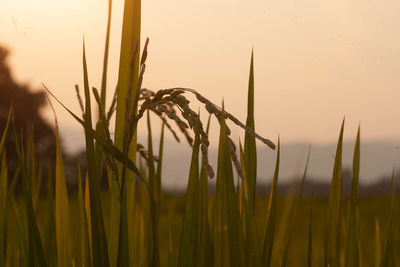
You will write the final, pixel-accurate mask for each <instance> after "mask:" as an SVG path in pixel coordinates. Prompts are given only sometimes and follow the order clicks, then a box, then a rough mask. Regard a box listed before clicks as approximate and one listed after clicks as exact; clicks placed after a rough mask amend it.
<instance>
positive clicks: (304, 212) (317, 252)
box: [8, 194, 400, 266]
mask: <svg viewBox="0 0 400 267" xmlns="http://www.w3.org/2000/svg"><path fill="white" fill-rule="evenodd" d="M211 201H212V200H211ZM287 201H288V198H287V197H286V198H285V197H280V198H278V210H279V211H282V210H283V209H284V206H285V203H286V202H287ZM102 202H103V205H102V206H103V208H104V214H109V212H108V211H109V203H110V201H109V199H108V196H107V195H106V194H103V196H102ZM389 202H390V199H389V198H388V197H384V196H376V197H362V198H360V199H359V207H360V214H361V216H360V244H361V256H362V257H361V262H362V264H361V266H375V262H376V255H379V253H377V251H376V250H377V247H376V222H379V225H380V233H381V235H382V234H384V233H385V232H386V231H387V225H388V220H389V218H388V214H387V211H386V209H385V208H383V207H387V206H388V205H389ZM18 203H19V205H22V203H21V200H19V201H18ZM46 205H47V203H46V200H45V199H40V201H39V205H38V208H37V214H38V221H39V229H40V230H41V233H42V234H44V232H45V231H44V229H45V228H46V227H47V222H48V216H49V214H47V213H46V212H44V211H45V210H46ZM327 205H328V200H327V198H317V199H314V200H313V216H312V220H313V228H312V243H313V251H312V252H313V261H314V266H323V265H324V249H323V247H324V232H325V228H324V227H325V226H326V220H325V215H326V208H327ZM310 206H311V198H310V197H307V198H304V199H303V200H302V201H301V204H300V205H299V210H298V213H297V214H298V217H297V218H296V219H295V221H294V223H293V224H294V227H295V229H294V231H293V235H292V236H291V245H290V248H289V251H288V261H287V266H307V253H308V238H309V232H308V229H309V214H310ZM21 208H22V207H21ZM255 208H256V217H257V222H258V223H257V227H258V232H259V233H263V231H264V229H265V224H266V213H265V210H266V208H267V198H266V197H265V196H258V197H257V199H256V206H255ZM70 211H71V214H77V212H78V208H77V200H76V198H75V197H72V198H71V200H70ZM159 211H160V213H159V241H160V266H167V265H168V246H169V242H170V239H169V238H170V230H172V237H173V240H172V242H173V244H174V246H175V247H177V246H178V244H179V241H180V233H181V231H180V230H181V228H182V221H183V215H184V211H185V196H183V195H165V196H164V198H163V201H162V204H161V206H160V210H159ZM171 213H172V214H173V220H172V221H171V220H170V218H171ZM281 215H282V212H278V218H280V219H278V223H277V224H278V225H280V224H281V220H282V218H281ZM15 216H16V215H15V213H13V212H10V213H9V216H8V220H9V234H10V236H9V238H10V240H17V239H16V238H14V237H16V235H18V229H17V224H15V222H16V218H15ZM209 219H210V220H211V218H209ZM104 222H105V226H106V229H108V226H109V222H110V218H109V216H105V217H104ZM170 223H171V225H170ZM70 225H71V229H70V233H69V234H70V235H71V236H76V234H77V231H78V229H77V225H78V224H77V221H76V217H75V216H71V218H70ZM170 227H171V228H172V229H170ZM381 237H382V236H381ZM278 240H279V239H278ZM399 241H400V240H396V242H395V243H396V250H397V251H399V249H400V247H399V245H400V243H399ZM276 245H277V247H279V246H280V244H276ZM9 246H10V247H9V249H10V250H18V244H16V243H15V242H10V243H9ZM381 249H383V247H382V245H381ZM281 253H282V251H274V253H273V255H275V256H276V257H273V259H272V266H279V264H278V263H279V261H280V259H281V256H282V255H281ZM381 253H382V251H381ZM278 255H279V256H278ZM399 261H400V255H399V254H397V255H396V262H399Z"/></svg>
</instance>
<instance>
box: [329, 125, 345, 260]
mask: <svg viewBox="0 0 400 267" xmlns="http://www.w3.org/2000/svg"><path fill="white" fill-rule="evenodd" d="M343 130H344V120H343V123H342V127H341V129H340V135H339V141H338V144H337V149H336V156H335V164H334V167H333V175H332V182H331V187H330V192H329V200H328V217H327V218H328V221H327V226H328V229H327V233H326V234H327V239H326V252H325V253H326V259H327V264H329V265H330V266H332V267H337V266H339V259H340V256H339V255H340V251H339V236H340V223H341V222H340V218H341V217H340V214H341V199H342V145H343Z"/></svg>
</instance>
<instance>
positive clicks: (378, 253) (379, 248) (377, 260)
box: [374, 218, 382, 267]
mask: <svg viewBox="0 0 400 267" xmlns="http://www.w3.org/2000/svg"><path fill="white" fill-rule="evenodd" d="M374 251H375V267H379V265H380V263H381V259H382V245H381V229H380V224H379V220H378V218H375V250H374Z"/></svg>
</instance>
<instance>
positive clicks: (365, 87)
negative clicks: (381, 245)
mask: <svg viewBox="0 0 400 267" xmlns="http://www.w3.org/2000/svg"><path fill="white" fill-rule="evenodd" d="M107 2H108V1H106V0H102V1H100V0H0V44H1V45H5V46H6V47H8V48H9V49H10V50H11V51H12V54H11V56H10V58H9V63H10V65H11V66H12V69H13V72H14V75H15V77H16V78H17V79H18V81H20V82H21V83H28V84H30V85H32V87H34V88H37V89H41V82H43V83H44V84H46V85H47V86H48V87H49V88H51V89H52V90H53V92H54V93H55V94H56V95H57V96H59V97H60V98H61V99H62V100H63V102H64V103H65V104H66V105H67V106H69V107H71V108H72V110H74V111H75V112H77V113H79V112H80V111H79V108H78V104H77V100H76V97H75V91H74V84H76V83H78V84H82V66H81V65H82V64H81V62H82V40H83V36H84V37H85V40H86V48H87V53H88V65H89V75H90V77H89V78H90V81H91V85H92V86H96V87H100V81H101V68H102V60H103V59H102V57H103V49H104V39H105V25H106V19H107ZM142 5H143V6H142V39H144V38H146V37H149V38H150V46H149V56H148V61H147V63H148V64H147V69H146V74H145V80H144V86H145V87H147V88H150V89H157V88H168V87H174V86H184V87H191V88H194V89H196V90H198V91H199V92H201V93H202V94H204V95H206V96H208V98H209V99H210V100H212V101H213V102H215V103H221V101H222V99H224V100H225V106H226V109H227V110H228V111H230V112H231V113H233V114H236V115H237V116H238V117H239V118H240V119H242V120H245V114H246V98H247V81H248V72H249V61H250V54H251V50H252V48H254V53H255V86H256V91H255V95H256V99H255V113H256V114H255V118H256V130H257V131H258V132H259V133H260V134H261V135H263V136H265V137H267V138H271V139H272V140H276V137H277V136H278V134H280V135H281V139H282V140H283V142H286V143H287V142H296V141H299V140H302V141H307V142H316V143H325V142H332V141H335V140H336V139H337V136H338V133H339V127H340V123H341V120H342V119H343V117H344V116H346V132H345V136H346V138H351V139H353V138H355V135H356V129H357V126H358V123H359V122H361V127H362V138H363V139H364V140H368V139H382V138H386V139H397V138H399V137H400V105H399V103H400V101H399V100H400V68H399V66H400V27H399V25H400V16H399V12H400V1H398V0H385V1H378V0H363V1H361V0H347V1H345V0H337V1H327V0H322V1H320V0H318V1H316V0H307V1H306V0H279V1H265V0H249V1H239V0H232V1H222V0H203V1H193V0H186V1H178V0H163V1H154V0H143V4H142ZM122 9H123V1H122V0H119V1H117V0H115V1H114V6H113V20H112V23H113V24H112V36H111V47H110V49H111V50H110V65H109V83H108V84H109V96H111V95H112V92H111V90H114V88H115V84H116V77H117V72H118V58H119V43H120V34H121V23H122V11H123V10H122ZM56 106H57V105H56ZM197 106H198V105H197V104H194V105H193V108H194V109H195V110H196V109H197ZM56 112H57V116H58V119H59V122H60V125H61V128H62V129H61V132H64V133H71V134H64V140H65V141H66V145H68V146H69V148H70V149H73V148H75V147H76V146H77V144H78V143H79V142H75V141H73V138H75V136H76V135H74V134H73V133H74V132H78V133H79V131H78V130H77V129H79V126H78V124H77V123H76V122H74V121H73V119H72V118H70V116H69V115H68V114H67V113H66V112H64V111H63V110H61V108H59V107H57V108H56ZM45 113H46V117H47V118H49V119H51V118H52V114H51V113H50V111H45ZM157 124H158V123H157ZM215 127H216V125H215ZM231 128H232V130H234V131H233V132H234V134H240V135H241V131H240V130H239V129H237V128H234V127H231ZM214 132H217V131H214Z"/></svg>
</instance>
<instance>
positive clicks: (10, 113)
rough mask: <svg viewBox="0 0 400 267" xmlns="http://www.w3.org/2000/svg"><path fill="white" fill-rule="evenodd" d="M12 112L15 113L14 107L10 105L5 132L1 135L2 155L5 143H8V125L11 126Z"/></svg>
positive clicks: (0, 152) (0, 149) (0, 150)
mask: <svg viewBox="0 0 400 267" xmlns="http://www.w3.org/2000/svg"><path fill="white" fill-rule="evenodd" d="M12 114H13V111H12V107H10V110H9V111H8V117H7V122H6V127H5V128H4V130H3V134H2V137H1V141H0V156H1V155H2V154H3V150H4V145H5V143H6V138H7V133H8V127H9V126H10V121H11V117H12Z"/></svg>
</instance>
